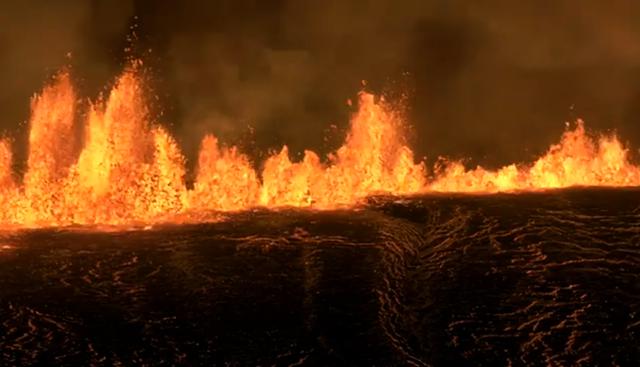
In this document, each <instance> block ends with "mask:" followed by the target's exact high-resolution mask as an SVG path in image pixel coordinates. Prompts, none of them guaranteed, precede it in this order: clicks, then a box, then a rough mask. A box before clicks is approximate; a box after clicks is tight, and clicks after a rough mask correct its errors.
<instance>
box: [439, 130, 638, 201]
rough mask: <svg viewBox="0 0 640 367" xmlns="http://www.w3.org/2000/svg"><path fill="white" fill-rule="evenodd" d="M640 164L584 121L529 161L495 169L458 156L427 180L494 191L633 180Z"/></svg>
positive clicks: (619, 183) (445, 186)
mask: <svg viewBox="0 0 640 367" xmlns="http://www.w3.org/2000/svg"><path fill="white" fill-rule="evenodd" d="M638 185H640V167H638V166H637V165H634V164H633V163H631V161H630V158H629V155H628V150H627V149H625V148H624V146H623V145H622V143H621V142H620V140H618V138H617V137H616V136H615V135H611V136H600V137H599V138H598V139H594V138H591V137H589V136H588V135H587V133H586V131H585V128H584V122H583V121H582V120H578V121H577V123H576V126H575V128H574V129H573V130H567V131H565V133H564V134H563V135H562V138H561V140H560V143H559V144H555V145H552V146H551V147H550V148H549V150H548V151H547V152H546V153H545V154H544V155H543V156H542V157H540V158H539V159H537V160H536V161H535V162H534V163H533V164H532V165H529V166H526V165H525V166H520V167H518V166H517V165H515V164H511V165H509V166H506V167H503V168H500V169H499V170H496V171H489V170H485V169H484V168H482V167H477V168H476V169H474V170H469V171H467V170H465V169H464V166H463V165H462V164H461V163H460V162H452V163H449V164H446V165H445V167H444V169H443V172H442V173H441V174H440V175H439V176H438V177H437V178H436V179H435V181H434V182H432V183H431V184H430V185H429V188H430V189H431V190H434V191H447V192H449V191H454V192H498V191H524V190H540V189H550V188H563V187H570V186H638Z"/></svg>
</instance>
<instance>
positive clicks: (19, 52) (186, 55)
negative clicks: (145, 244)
mask: <svg viewBox="0 0 640 367" xmlns="http://www.w3.org/2000/svg"><path fill="white" fill-rule="evenodd" d="M639 19H640V2H632V1H600V2H596V1H589V2H587V1H560V0H555V1H550V0H549V1H545V0H535V1H533V0H532V1H497V0H493V1H457V0H440V1H437V0H406V1H401V0H398V1H364V0H353V1H348V0H323V1H299V0H271V1H267V0H252V1H250V0H225V1H222V0H220V1H168V0H155V1H152V0H138V1H136V0H100V1H99V0H93V1H88V0H69V1H44V0H42V1H38V0H26V1H25V0H23V1H2V2H1V3H0V83H2V88H0V110H1V111H2V114H1V115H0V127H2V128H3V129H4V130H5V131H6V133H7V134H9V135H11V136H15V137H16V142H17V143H16V144H17V145H20V142H22V141H24V139H23V135H24V125H23V124H22V123H23V122H24V121H25V120H26V119H27V118H28V108H29V97H30V96H31V95H32V94H33V93H34V92H36V91H38V90H39V89H40V88H41V87H42V85H43V83H44V82H45V81H46V80H47V78H48V76H50V75H51V74H52V73H53V72H55V71H56V70H57V69H59V68H60V67H61V66H63V65H67V64H71V66H72V70H73V72H74V77H75V79H76V80H77V84H78V86H79V87H80V88H81V89H82V91H83V93H84V94H85V95H86V96H91V97H95V96H96V95H97V94H98V93H99V92H100V91H101V90H103V86H105V85H108V84H109V83H111V82H112V81H113V79H114V77H115V76H116V75H117V73H118V71H119V70H121V69H122V67H123V65H124V64H125V60H126V57H127V55H132V56H142V57H143V58H144V60H145V62H146V64H147V65H149V67H150V68H151V75H152V83H151V84H152V86H153V88H155V91H156V93H155V94H157V96H158V98H159V99H158V100H157V102H155V104H156V106H155V108H156V109H157V110H162V111H163V112H164V114H163V116H162V117H161V120H162V122H163V123H166V124H171V128H172V129H173V130H174V131H175V132H176V134H177V136H178V137H179V139H180V141H181V142H182V143H183V145H184V147H185V151H186V152H187V154H188V155H189V156H193V154H194V151H195V149H196V148H197V144H198V142H199V139H200V138H201V137H202V135H203V134H204V133H206V132H214V133H216V134H218V135H221V136H223V137H224V138H225V139H228V140H229V141H239V139H240V140H241V139H242V137H243V136H244V134H246V132H247V126H248V125H251V126H253V127H254V128H255V141H256V145H257V146H258V148H260V149H267V148H277V147H279V146H280V145H282V144H284V143H286V144H288V145H289V146H290V147H291V148H292V150H293V151H294V152H299V151H301V150H302V149H304V148H313V149H317V150H321V151H326V150H327V149H329V148H331V147H333V146H334V145H335V144H333V145H332V143H335V141H336V140H338V139H335V137H333V136H330V139H329V143H326V142H324V140H323V137H324V136H325V135H327V128H328V127H329V125H330V124H332V123H335V124H337V125H338V126H339V127H344V126H345V125H346V122H347V116H348V114H349V113H350V110H349V108H348V107H347V106H346V103H345V101H346V100H347V99H348V98H353V97H354V96H355V95H356V93H357V92H358V90H359V89H360V88H361V80H363V79H364V80H367V81H368V88H369V89H370V90H372V91H380V90H390V91H395V92H397V91H398V90H400V89H402V90H405V91H409V92H410V95H411V97H410V112H409V115H410V123H411V124H412V125H413V126H414V128H415V129H414V131H413V132H412V134H411V137H410V138H411V141H412V144H413V145H414V146H415V147H416V151H417V153H418V154H419V155H420V156H422V155H427V156H428V157H430V158H434V157H435V156H437V155H447V156H452V157H456V158H462V157H465V158H471V161H470V162H471V163H482V164H484V165H488V166H495V165H497V164H504V163H509V162H511V161H520V160H530V159H532V158H533V157H534V156H536V155H538V154H540V153H541V152H543V151H544V150H545V149H546V147H547V146H548V145H549V144H550V143H552V142H554V141H556V140H557V138H558V137H559V135H560V133H561V132H562V130H563V129H564V122H565V121H567V120H574V119H575V118H577V117H582V118H584V119H585V120H586V123H587V126H588V127H590V128H593V129H597V130H611V129H615V130H617V131H618V132H619V133H620V135H621V136H622V138H623V140H625V141H626V142H629V143H631V144H632V145H633V146H634V147H640V128H638V127H637V126H638V122H639V115H640V21H639ZM132 27H133V28H134V29H135V33H136V35H137V40H135V41H133V45H134V47H133V51H132V52H130V53H128V54H127V53H126V52H125V48H126V47H127V45H128V41H127V39H128V35H130V34H131V32H132ZM149 50H151V51H149ZM69 52H70V53H71V55H72V56H71V59H70V60H69V59H68V58H67V56H66V55H67V53H69ZM21 132H22V135H21ZM338 138H340V137H338ZM247 149H249V148H247Z"/></svg>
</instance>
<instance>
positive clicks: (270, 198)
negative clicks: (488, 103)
mask: <svg viewBox="0 0 640 367" xmlns="http://www.w3.org/2000/svg"><path fill="white" fill-rule="evenodd" d="M78 105H79V103H78V100H77V97H76V94H75V92H74V88H73V83H72V82H71V78H70V76H69V73H68V72H66V71H63V72H61V73H59V74H58V75H57V76H56V77H55V78H54V80H53V82H52V83H51V84H50V85H48V86H46V87H45V88H44V89H43V90H42V92H41V93H40V94H39V95H37V96H36V97H34V98H33V100H32V103H31V119H30V123H29V128H30V130H29V151H28V159H27V165H26V168H27V169H26V172H25V174H24V177H23V179H22V182H20V180H17V179H16V178H15V177H14V174H13V171H12V166H13V163H14V162H13V158H12V151H11V144H10V142H9V141H8V140H7V139H1V140H0V209H1V210H2V212H1V213H0V225H3V226H5V227H9V226H23V227H41V226H60V225H71V224H84V225H127V224H132V223H153V222H156V221H172V220H177V219H176V218H179V217H181V216H182V217H184V216H185V215H186V216H187V217H189V215H190V214H191V215H192V217H193V218H201V215H200V214H202V213H204V212H207V211H234V210H245V209H250V208H254V207H260V206H263V207H270V208H274V207H286V206H293V207H309V208H316V209H332V208H338V207H349V206H353V205H355V204H357V203H358V202H359V201H360V200H362V199H363V198H365V197H366V196H368V195H372V194H376V193H386V194H394V195H406V194H413V193H420V192H426V191H445V192H499V191H518V190H540V189H547V188H562V187H568V186H576V185H585V186H632V185H640V167H638V166H636V165H634V164H633V163H631V161H630V159H629V155H628V150H627V149H626V148H625V147H624V146H623V144H621V143H620V141H619V140H618V138H617V137H616V136H614V135H610V136H601V137H598V138H592V137H591V136H589V135H588V134H587V133H586V131H585V128H584V124H583V122H582V121H578V122H577V124H576V126H575V128H574V129H569V130H567V131H566V132H565V133H564V134H563V135H562V138H561V141H560V142H559V143H558V144H556V145H553V146H551V147H550V148H549V150H548V151H547V152H546V153H545V154H544V155H543V156H542V157H540V158H539V159H537V160H536V161H535V162H534V163H532V164H529V165H524V164H520V165H516V164H511V165H508V166H505V167H503V168H500V169H498V170H494V171H492V170H486V169H484V168H482V167H477V168H475V169H472V170H467V169H466V168H465V167H464V165H463V164H462V163H461V162H445V163H443V164H440V165H439V166H438V167H436V169H435V171H434V172H435V173H434V174H433V175H432V177H431V179H428V175H427V169H426V166H425V164H424V163H423V162H419V163H416V162H415V159H414V155H413V152H412V150H411V149H410V148H409V147H408V146H407V145H406V144H405V143H404V142H403V136H402V118H401V115H400V114H398V113H397V112H396V110H395V109H394V108H392V106H391V105H389V104H388V103H387V102H386V101H385V100H384V99H383V98H380V99H379V100H377V101H376V100H375V98H374V96H373V95H371V94H367V93H364V92H362V93H360V94H359V110H358V111H357V113H356V114H355V115H354V116H353V118H352V120H351V125H350V129H349V131H348V134H347V137H346V140H345V142H344V144H343V145H342V146H341V147H340V148H339V149H338V150H337V151H335V152H333V153H332V154H330V155H329V156H328V157H326V159H321V157H319V156H318V155H317V154H316V153H314V152H312V151H305V152H304V158H303V159H302V160H301V161H298V162H295V161H292V160H291V158H290V156H289V151H288V148H287V147H286V146H285V147H283V148H282V149H281V150H280V151H279V152H278V153H275V154H273V155H271V156H270V157H269V158H268V159H267V160H266V161H265V162H264V164H263V167H262V169H261V170H260V171H257V170H255V169H254V167H253V164H252V162H251V161H250V159H249V157H247V156H246V155H244V154H242V153H241V152H240V151H239V150H238V148H237V147H233V146H231V147H227V146H224V145H221V144H220V142H219V141H218V139H217V138H216V137H215V136H213V135H207V136H205V137H204V139H203V140H202V143H201V147H200V153H199V156H198V164H197V168H196V177H195V181H194V183H193V188H191V189H188V188H187V185H186V183H185V176H186V168H185V159H184V156H183V155H182V153H181V151H180V148H179V146H178V144H177V143H176V141H175V140H174V138H173V137H172V136H171V135H170V134H169V133H168V132H167V131H166V130H165V129H164V128H162V127H161V126H159V125H158V124H157V123H155V122H154V121H152V120H151V117H150V113H149V110H148V107H147V103H146V101H145V93H144V88H143V85H142V82H141V80H140V77H139V69H138V67H137V66H136V65H134V66H132V67H130V68H128V69H127V70H125V71H124V72H123V74H122V75H121V76H120V77H119V78H118V79H117V81H116V82H115V84H114V86H113V88H112V89H111V92H110V93H109V95H108V96H107V98H106V99H104V100H99V101H97V102H95V103H91V104H90V105H89V107H88V110H87V111H86V113H85V115H84V117H82V118H80V117H79V116H81V114H80V113H79V112H82V111H78V109H77V106H78ZM76 126H78V127H81V128H82V130H83V132H84V137H83V139H81V141H76V139H75V135H76V133H75V131H76Z"/></svg>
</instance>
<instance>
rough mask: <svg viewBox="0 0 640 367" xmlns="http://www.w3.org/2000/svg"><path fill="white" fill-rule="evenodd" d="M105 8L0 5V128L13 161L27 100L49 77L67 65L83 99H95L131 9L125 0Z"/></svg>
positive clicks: (22, 136)
mask: <svg viewBox="0 0 640 367" xmlns="http://www.w3.org/2000/svg"><path fill="white" fill-rule="evenodd" d="M109 4H110V6H109V7H105V6H104V4H103V5H100V3H99V2H91V1H85V0H65V1H46V0H27V1H3V2H0V83H1V84H2V88H0V111H2V114H0V130H2V134H8V135H10V136H12V137H14V140H15V143H14V145H15V147H14V150H15V151H16V153H17V154H16V157H17V159H18V160H19V161H24V158H25V157H24V156H25V153H26V150H27V143H26V142H27V137H26V136H27V128H26V123H25V122H26V121H27V119H28V117H29V106H30V104H29V100H30V98H31V97H32V96H33V95H34V93H36V92H38V91H39V90H41V89H42V86H43V85H44V84H45V83H46V82H47V81H48V80H50V77H51V76H52V75H53V74H55V73H56V72H57V71H58V70H60V69H61V68H63V67H65V66H69V65H72V66H73V68H74V74H76V75H80V76H82V77H81V78H79V79H78V80H77V82H78V85H79V86H80V87H81V89H83V91H84V92H86V93H87V94H88V95H96V94H97V93H98V91H99V90H100V89H101V88H102V87H101V86H102V85H104V83H108V82H109V81H110V80H111V78H113V74H114V73H115V70H116V69H117V63H116V62H114V60H115V59H116V58H118V59H120V58H121V56H119V55H120V54H121V53H122V51H121V47H114V46H116V45H117V44H121V43H123V40H122V39H121V38H122V34H126V29H127V26H128V21H129V19H128V18H129V16H130V15H131V11H132V8H131V4H130V2H128V1H109ZM104 10H108V11H104ZM114 39H116V40H118V41H117V42H118V43H114V42H113V40H114ZM116 49H117V50H116ZM119 62H122V61H119ZM99 85H100V86H99Z"/></svg>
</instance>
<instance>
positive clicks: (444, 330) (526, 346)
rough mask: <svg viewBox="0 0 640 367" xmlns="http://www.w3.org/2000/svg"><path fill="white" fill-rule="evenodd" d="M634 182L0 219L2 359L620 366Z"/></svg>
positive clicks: (637, 308)
mask: <svg viewBox="0 0 640 367" xmlns="http://www.w3.org/2000/svg"><path fill="white" fill-rule="evenodd" d="M639 360H640V189H594V188H581V189H566V190H560V191H547V192H540V193H523V194H497V195H451V194H446V195H445V194H430V195H426V196H415V197H406V198H389V197H372V198H370V199H368V202H367V204H366V205H363V206H360V207H358V208H356V209H352V210H341V211H325V212H317V211H305V210H280V211H267V210H255V211H250V212H243V213H237V214H231V215H228V216H227V217H226V219H225V220H223V221H220V222H216V223H209V224H197V225H180V226H178V225H163V226H155V227H153V228H150V229H149V228H147V229H145V230H143V229H138V230H127V231H110V232H104V231H95V230H91V229H87V228H65V229H48V230H31V231H19V232H7V233H3V234H2V236H1V239H0V365H5V366H11V365H27V364H38V363H39V364H47V365H49V364H51V365H126V366H128V365H231V366H234V365H242V366H244V365H285V366H286V365H311V366H316V365H348V366H355V365H378V366H390V365H417V366H422V365H436V366H439V365H441V366H445V365H487V366H493V365H532V366H537V365H567V366H568V365H572V366H573V365H632V364H634V363H637V361H639Z"/></svg>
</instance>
